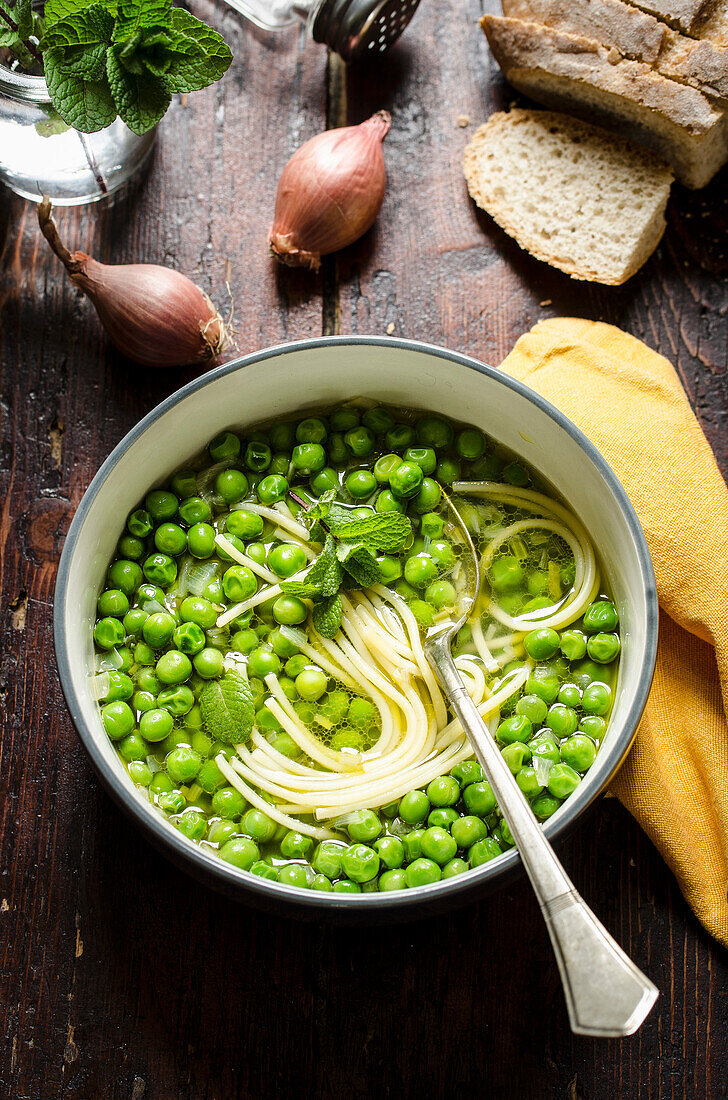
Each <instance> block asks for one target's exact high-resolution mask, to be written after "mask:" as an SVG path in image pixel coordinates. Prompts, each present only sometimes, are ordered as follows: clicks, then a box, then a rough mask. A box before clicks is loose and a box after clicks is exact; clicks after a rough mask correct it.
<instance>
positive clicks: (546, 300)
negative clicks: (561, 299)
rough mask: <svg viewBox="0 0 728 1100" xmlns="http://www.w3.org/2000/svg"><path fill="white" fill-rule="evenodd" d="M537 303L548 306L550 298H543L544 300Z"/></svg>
mask: <svg viewBox="0 0 728 1100" xmlns="http://www.w3.org/2000/svg"><path fill="white" fill-rule="evenodd" d="M538 304H539V305H540V306H550V305H551V299H550V298H544V300H543V301H542V302H539V303H538Z"/></svg>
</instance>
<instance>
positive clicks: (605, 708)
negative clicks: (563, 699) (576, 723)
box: [581, 683, 612, 716]
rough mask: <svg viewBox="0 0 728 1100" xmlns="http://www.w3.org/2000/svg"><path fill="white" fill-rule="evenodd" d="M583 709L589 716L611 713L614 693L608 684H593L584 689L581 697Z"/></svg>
mask: <svg viewBox="0 0 728 1100" xmlns="http://www.w3.org/2000/svg"><path fill="white" fill-rule="evenodd" d="M581 705H582V709H583V710H584V711H585V712H586V713H587V714H596V715H599V716H601V715H603V714H607V713H608V712H609V708H610V707H611V705H612V692H611V691H610V689H609V688H608V687H607V685H606V684H601V683H592V684H589V686H588V687H586V688H584V694H583V695H582V697H581Z"/></svg>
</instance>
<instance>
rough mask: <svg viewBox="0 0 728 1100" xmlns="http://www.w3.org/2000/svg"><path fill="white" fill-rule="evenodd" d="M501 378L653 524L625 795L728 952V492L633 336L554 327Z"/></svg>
mask: <svg viewBox="0 0 728 1100" xmlns="http://www.w3.org/2000/svg"><path fill="white" fill-rule="evenodd" d="M501 369H502V370H504V371H506V372H507V373H508V374H510V375H512V376H513V377H514V378H519V379H520V380H521V381H523V382H525V383H526V385H528V386H531V387H532V389H534V390H537V391H538V393H540V394H542V395H543V396H544V397H545V398H547V399H548V400H549V401H551V402H553V404H554V405H556V406H557V407H558V408H559V409H561V410H562V411H563V412H564V413H566V415H567V416H569V417H570V418H571V419H572V420H573V421H574V422H575V423H576V424H577V425H578V426H579V427H580V428H581V430H582V431H583V432H584V433H585V435H587V436H588V437H589V439H591V441H592V442H593V443H594V444H595V445H596V447H598V449H599V450H600V451H601V453H602V454H603V455H604V457H605V458H606V459H607V461H608V462H609V463H610V465H611V466H612V468H613V469H614V470H615V472H616V473H617V475H618V477H619V478H620V480H621V482H622V484H623V485H624V487H625V489H626V490H627V493H628V495H629V497H630V500H631V501H632V503H633V505H634V507H635V509H636V511H637V514H638V516H639V518H640V521H641V523H642V527H643V529H644V532H645V536H646V538H647V542H648V544H649V547H650V551H651V553H652V560H653V563H654V567H655V576H656V578H657V591H658V596H659V601H660V608H661V613H660V641H659V647H658V657H657V667H656V671H655V679H654V683H653V687H652V691H651V693H650V697H649V700H648V703H647V708H646V710H645V714H644V717H643V719H642V721H641V723H640V726H639V730H638V732H637V739H636V741H635V745H634V747H633V749H632V752H631V753H630V755H629V757H628V759H627V761H626V763H625V764H624V766H623V768H622V770H621V771H620V773H619V775H618V776H617V777H616V778H615V780H614V781H613V783H612V788H611V789H612V791H613V793H614V794H616V795H617V796H618V798H619V799H620V800H621V801H622V802H623V803H624V805H625V806H626V807H627V809H628V810H629V811H630V812H631V813H632V814H633V815H634V817H635V818H636V819H637V821H638V822H639V823H640V825H641V826H642V827H643V829H644V830H645V832H646V833H647V834H648V836H649V837H650V838H651V840H652V841H653V842H654V844H655V845H656V846H657V848H658V849H659V850H660V852H661V853H662V855H663V857H664V858H665V860H666V862H667V863H668V864H669V866H670V867H671V869H672V870H673V872H674V873H675V876H676V877H677V880H678V883H679V884H680V888H681V890H682V891H683V894H684V895H685V897H686V899H687V900H688V902H689V903H690V905H691V906H692V908H693V910H694V911H695V914H696V915H697V917H698V918H699V919H700V921H702V923H703V924H704V926H705V927H706V928H707V930H708V931H709V932H710V933H711V934H712V935H713V936H715V937H716V939H718V940H720V941H721V943H723V944H725V945H726V946H728V897H727V892H728V723H727V722H726V715H727V714H728V489H726V485H725V482H724V481H723V478H722V477H721V474H720V471H719V469H718V467H717V465H716V462H715V459H714V457H713V454H712V452H711V450H710V447H709V446H708V443H707V440H706V439H705V436H704V435H703V433H702V431H701V429H700V426H699V424H698V422H697V420H696V419H695V416H694V415H693V412H692V409H691V408H690V404H689V402H688V399H687V397H686V395H685V393H684V391H683V388H682V385H681V383H680V380H679V378H678V376H677V374H676V373H675V370H674V368H673V367H672V366H671V364H670V363H668V361H667V360H666V359H664V358H663V357H662V356H661V355H658V354H657V353H656V352H654V351H651V350H650V348H648V347H646V346H645V345H644V344H643V343H642V342H641V341H640V340H637V339H635V338H634V337H633V336H628V335H627V333H625V332H622V331H621V330H620V329H618V328H614V327H613V326H612V325H605V324H600V323H596V322H593V321H584V320H578V319H575V318H557V319H553V320H548V321H543V322H542V323H541V324H538V325H536V327H535V328H534V329H532V330H531V332H528V333H526V335H525V336H522V337H521V339H520V340H519V341H518V343H517V344H516V346H515V348H514V349H513V351H512V352H511V354H510V355H509V356H508V357H507V359H506V360H505V361H504V362H503V364H502V366H501Z"/></svg>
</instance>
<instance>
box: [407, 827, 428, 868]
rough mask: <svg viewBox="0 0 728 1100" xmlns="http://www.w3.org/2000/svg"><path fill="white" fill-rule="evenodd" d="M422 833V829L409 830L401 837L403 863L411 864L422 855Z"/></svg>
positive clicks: (423, 831)
mask: <svg viewBox="0 0 728 1100" xmlns="http://www.w3.org/2000/svg"><path fill="white" fill-rule="evenodd" d="M424 833H425V830H424V829H411V830H410V832H409V833H407V834H406V835H405V836H403V837H402V844H403V845H404V859H405V863H411V862H412V861H413V860H415V859H419V858H420V856H421V855H422V837H423V836H424Z"/></svg>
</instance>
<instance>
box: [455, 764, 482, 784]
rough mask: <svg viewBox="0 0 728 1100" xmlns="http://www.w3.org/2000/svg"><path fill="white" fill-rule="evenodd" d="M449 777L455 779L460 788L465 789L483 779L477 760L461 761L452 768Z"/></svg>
mask: <svg viewBox="0 0 728 1100" xmlns="http://www.w3.org/2000/svg"><path fill="white" fill-rule="evenodd" d="M450 775H452V776H453V778H455V779H457V781H458V783H459V784H460V786H461V787H467V786H468V785H469V784H470V783H480V782H481V781H482V780H483V779H484V778H485V776H484V775H483V769H482V768H481V766H480V764H479V763H478V761H477V760H463V761H462V762H461V763H460V764H456V765H455V767H454V768H452V770H451V771H450Z"/></svg>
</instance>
